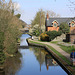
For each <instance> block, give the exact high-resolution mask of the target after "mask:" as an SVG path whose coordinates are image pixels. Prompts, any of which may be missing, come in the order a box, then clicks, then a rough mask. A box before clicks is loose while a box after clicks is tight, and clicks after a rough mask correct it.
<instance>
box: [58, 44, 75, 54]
mask: <svg viewBox="0 0 75 75" xmlns="http://www.w3.org/2000/svg"><path fill="white" fill-rule="evenodd" d="M59 46H60V48H61V49H62V50H64V51H66V52H67V53H69V54H70V53H71V52H72V51H73V50H75V48H74V46H72V47H71V46H64V45H59Z"/></svg>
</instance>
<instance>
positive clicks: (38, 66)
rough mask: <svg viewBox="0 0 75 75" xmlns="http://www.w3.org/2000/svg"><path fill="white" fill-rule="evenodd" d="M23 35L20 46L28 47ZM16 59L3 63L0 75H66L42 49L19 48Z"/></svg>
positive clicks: (25, 35)
mask: <svg viewBox="0 0 75 75" xmlns="http://www.w3.org/2000/svg"><path fill="white" fill-rule="evenodd" d="M28 37H30V36H29V35H27V34H23V35H22V37H21V44H20V46H26V45H28V44H27V42H26V38H28ZM19 52H20V53H21V55H22V56H21V55H20V54H18V55H17V56H16V57H13V58H8V59H7V60H6V62H5V71H4V73H5V74H2V75H68V74H67V73H66V72H65V71H64V70H63V69H62V68H61V67H60V66H59V65H58V63H57V62H56V61H55V60H54V59H53V58H52V57H51V56H50V54H49V53H48V52H47V51H45V49H44V48H40V47H33V46H30V47H29V48H28V49H27V48H26V49H24V48H21V49H19ZM0 75H1V74H0Z"/></svg>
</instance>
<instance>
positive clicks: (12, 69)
mask: <svg viewBox="0 0 75 75" xmlns="http://www.w3.org/2000/svg"><path fill="white" fill-rule="evenodd" d="M20 57H21V54H20V53H18V54H17V55H16V56H15V57H12V58H10V57H9V58H7V59H6V61H5V63H4V65H5V68H4V70H3V72H1V73H0V75H15V73H16V71H18V70H19V69H20V66H21V65H20V64H21V60H20Z"/></svg>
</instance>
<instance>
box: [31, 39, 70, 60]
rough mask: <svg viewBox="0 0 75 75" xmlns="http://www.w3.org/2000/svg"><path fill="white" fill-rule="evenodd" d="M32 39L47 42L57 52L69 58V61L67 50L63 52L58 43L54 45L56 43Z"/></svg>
mask: <svg viewBox="0 0 75 75" xmlns="http://www.w3.org/2000/svg"><path fill="white" fill-rule="evenodd" d="M32 41H34V42H39V43H43V44H47V45H50V46H52V47H53V48H54V49H55V50H57V51H58V52H59V53H61V54H62V55H63V56H65V57H66V58H67V59H69V60H70V61H71V59H70V54H69V53H67V52H65V51H64V50H62V49H61V48H60V46H58V45H56V44H53V43H50V42H40V41H35V40H32Z"/></svg>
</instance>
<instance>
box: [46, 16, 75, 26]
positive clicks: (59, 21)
mask: <svg viewBox="0 0 75 75" xmlns="http://www.w3.org/2000/svg"><path fill="white" fill-rule="evenodd" d="M54 20H56V21H57V22H58V26H59V25H60V23H62V22H66V23H68V24H69V23H70V22H71V21H72V20H74V21H75V18H74V17H72V18H71V17H70V18H66V17H65V18H63V17H62V18H61V17H59V18H49V20H46V21H47V26H52V22H53V21H54Z"/></svg>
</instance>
